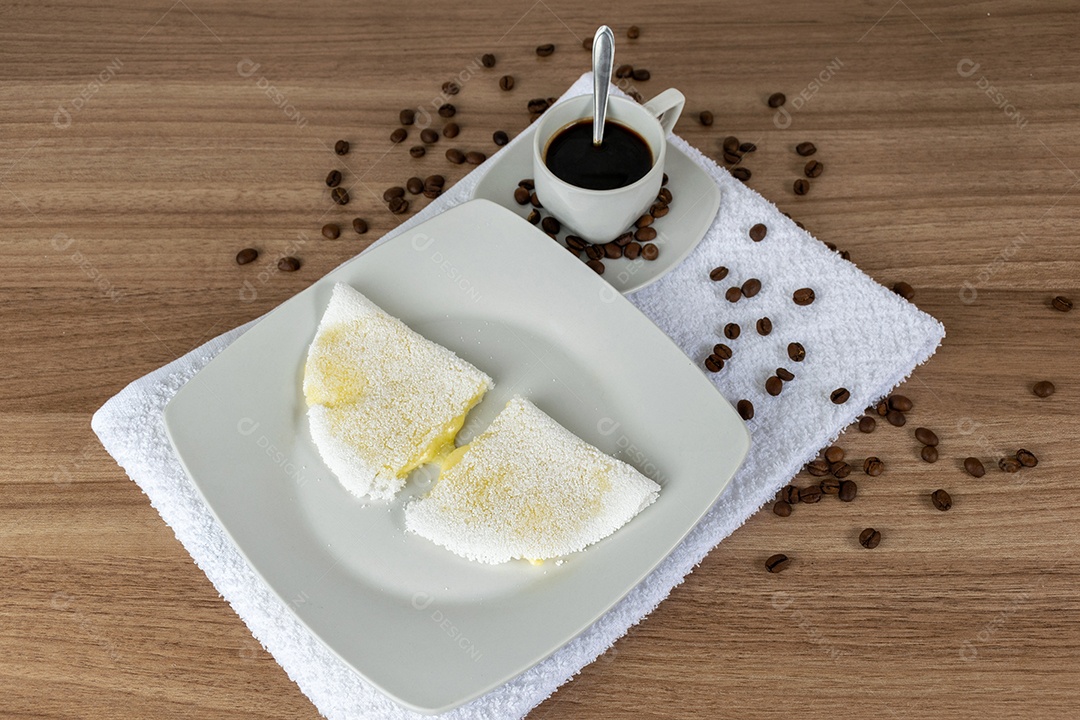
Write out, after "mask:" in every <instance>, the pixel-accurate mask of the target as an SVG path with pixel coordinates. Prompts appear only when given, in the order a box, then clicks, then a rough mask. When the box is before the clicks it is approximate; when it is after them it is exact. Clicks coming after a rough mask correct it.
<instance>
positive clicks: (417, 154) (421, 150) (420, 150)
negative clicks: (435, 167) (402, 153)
mask: <svg viewBox="0 0 1080 720" xmlns="http://www.w3.org/2000/svg"><path fill="white" fill-rule="evenodd" d="M409 154H410V155H412V156H413V157H414V158H422V157H424V155H426V154H427V149H426V148H425V147H424V146H423V145H413V146H412V147H411V148H409Z"/></svg>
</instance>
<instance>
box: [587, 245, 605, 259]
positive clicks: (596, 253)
mask: <svg viewBox="0 0 1080 720" xmlns="http://www.w3.org/2000/svg"><path fill="white" fill-rule="evenodd" d="M585 256H586V257H587V258H589V259H590V260H599V259H600V258H602V257H604V251H603V250H602V249H601V248H600V246H599V245H590V246H589V247H587V248H585Z"/></svg>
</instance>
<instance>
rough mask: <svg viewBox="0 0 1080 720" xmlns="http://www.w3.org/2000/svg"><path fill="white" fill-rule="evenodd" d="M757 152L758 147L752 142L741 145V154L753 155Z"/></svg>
mask: <svg viewBox="0 0 1080 720" xmlns="http://www.w3.org/2000/svg"><path fill="white" fill-rule="evenodd" d="M756 151H757V145H755V144H754V143H752V142H744V143H739V152H741V153H752V152H756Z"/></svg>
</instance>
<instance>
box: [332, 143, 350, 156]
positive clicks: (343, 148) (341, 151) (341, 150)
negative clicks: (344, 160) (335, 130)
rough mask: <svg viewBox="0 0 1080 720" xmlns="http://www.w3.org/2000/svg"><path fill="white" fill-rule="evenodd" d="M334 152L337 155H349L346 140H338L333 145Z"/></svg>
mask: <svg viewBox="0 0 1080 720" xmlns="http://www.w3.org/2000/svg"><path fill="white" fill-rule="evenodd" d="M334 152H336V153H337V154H338V155H348V154H349V141H348V140H338V141H337V142H336V143H334Z"/></svg>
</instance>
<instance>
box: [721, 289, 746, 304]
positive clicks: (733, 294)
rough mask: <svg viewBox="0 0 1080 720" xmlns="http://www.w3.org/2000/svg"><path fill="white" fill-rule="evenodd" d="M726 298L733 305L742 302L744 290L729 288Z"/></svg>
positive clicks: (725, 294)
mask: <svg viewBox="0 0 1080 720" xmlns="http://www.w3.org/2000/svg"><path fill="white" fill-rule="evenodd" d="M724 298H725V299H726V300H727V301H728V302H731V303H734V302H739V300H742V290H740V289H739V288H737V287H729V288H728V289H727V292H725V293H724Z"/></svg>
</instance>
